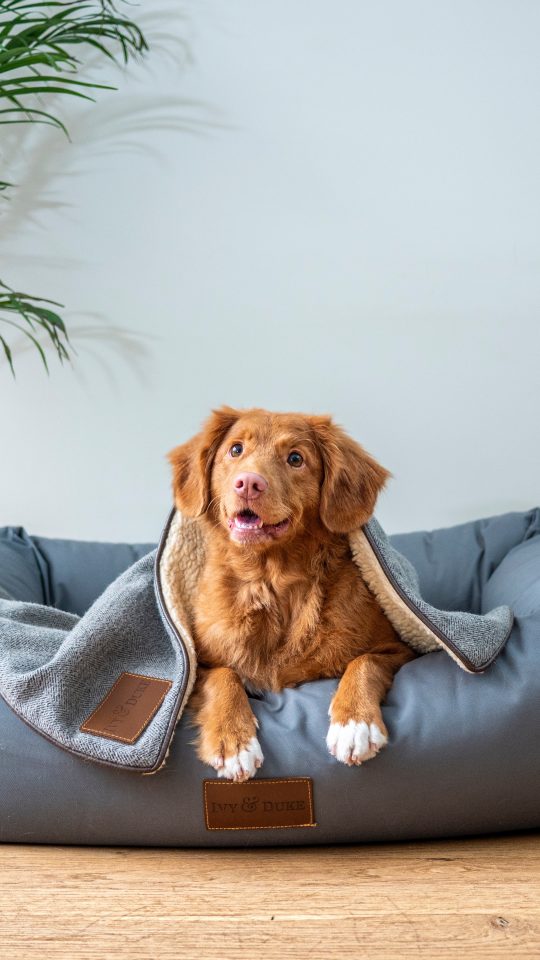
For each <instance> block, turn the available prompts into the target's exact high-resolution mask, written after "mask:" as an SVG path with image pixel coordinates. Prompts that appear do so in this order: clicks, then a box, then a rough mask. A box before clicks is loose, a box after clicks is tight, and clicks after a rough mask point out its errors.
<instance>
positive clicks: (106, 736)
mask: <svg viewBox="0 0 540 960" xmlns="http://www.w3.org/2000/svg"><path fill="white" fill-rule="evenodd" d="M350 544H351V552H352V556H353V558H354V560H355V562H356V563H357V564H358V566H359V568H360V570H361V572H362V575H363V577H364V579H365V580H366V582H367V583H368V585H369V587H370V589H371V590H372V591H373V592H374V594H375V595H376V596H377V598H378V600H379V602H380V604H381V606H382V607H383V609H384V611H385V612H386V614H387V616H388V617H389V619H390V620H391V622H392V623H393V625H394V627H395V628H396V630H397V631H398V633H399V634H400V635H401V637H402V638H403V639H404V640H405V641H406V642H407V643H409V644H410V645H411V646H412V647H413V648H414V649H415V650H417V651H418V652H420V653H427V652H429V651H434V650H440V649H442V650H445V651H446V653H447V654H449V655H450V656H451V657H453V659H454V660H455V661H456V662H457V663H458V664H459V666H460V667H462V668H463V669H465V670H468V671H470V672H473V673H480V672H482V671H483V670H485V668H486V667H487V666H489V664H490V663H491V662H492V661H493V660H494V659H495V657H496V656H497V654H498V653H499V651H500V650H501V648H502V647H503V645H504V643H505V642H506V639H507V637H508V635H509V632H510V629H511V626H512V612H511V610H510V609H509V608H508V607H497V608H496V609H495V610H492V611H491V612H489V613H487V614H485V615H482V616H480V615H476V614H472V613H467V612H456V611H444V610H437V609H435V608H434V607H432V606H430V604H428V603H427V602H426V601H425V600H423V599H422V597H421V595H420V588H419V584H418V578H417V575H416V571H415V570H414V568H413V567H412V566H411V564H410V563H409V561H408V560H406V559H405V557H403V556H402V555H401V554H400V553H398V551H397V550H396V549H395V548H394V547H392V545H391V543H390V542H389V540H388V539H387V537H386V535H385V534H384V531H383V530H382V528H381V527H380V525H379V524H378V523H377V521H376V520H375V519H372V520H370V521H369V523H367V524H366V525H365V526H364V527H363V528H361V529H360V530H358V531H356V532H355V533H354V534H351V536H350ZM204 556H205V545H204V537H203V533H202V529H201V526H200V524H198V523H197V521H196V520H188V519H186V518H184V517H183V516H182V515H181V514H180V513H178V512H177V511H173V512H172V514H171V516H170V517H169V520H168V522H167V525H166V527H165V531H164V533H163V536H162V539H161V543H160V545H159V548H158V550H157V551H153V552H152V553H149V554H148V555H147V556H145V557H143V558H142V559H141V560H139V561H138V562H137V563H135V564H133V566H131V567H130V568H129V569H128V570H126V571H125V573H123V574H122V575H121V576H120V577H118V579H117V580H115V581H114V583H112V584H111V585H110V586H109V587H108V588H107V590H105V592H104V593H103V594H102V595H101V596H100V597H99V598H98V599H97V600H96V601H95V603H93V604H92V606H91V607H90V609H89V610H88V611H87V612H86V613H85V614H84V616H82V617H76V616H74V615H73V614H69V613H64V612H63V611H61V610H57V609H55V608H52V607H46V606H41V605H38V604H31V603H22V602H19V601H12V600H4V599H0V694H1V695H2V697H3V698H4V699H5V700H6V702H7V703H8V704H9V705H10V707H11V708H12V709H13V710H14V711H15V713H17V714H18V715H19V716H20V717H21V718H22V720H24V721H25V722H26V723H27V724H29V725H30V726H31V727H33V728H34V729H35V730H36V731H37V732H38V733H40V734H42V735H43V736H44V737H47V738H48V739H49V740H51V741H52V742H53V743H55V744H57V745H58V746H59V747H62V748H64V749H65V750H68V751H70V752H72V753H74V754H76V755H78V756H80V757H83V758H85V759H87V760H94V761H97V762H100V763H106V764H111V765H113V766H117V767H122V768H125V769H129V770H135V771H138V772H143V773H152V772H154V771H156V770H158V769H159V768H160V767H161V766H162V765H163V763H164V761H165V758H166V755H167V751H168V748H169V744H170V742H171V738H172V736H173V733H174V729H175V726H176V723H177V722H178V719H179V717H180V716H181V713H182V711H183V709H184V707H185V705H186V703H187V700H188V698H189V695H190V693H191V690H192V688H193V683H194V680H195V673H196V659H195V649H194V645H193V638H192V623H193V598H194V596H195V595H196V590H197V580H198V577H199V573H200V571H201V569H202V566H203V564H204Z"/></svg>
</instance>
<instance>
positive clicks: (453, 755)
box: [0, 511, 540, 846]
mask: <svg viewBox="0 0 540 960" xmlns="http://www.w3.org/2000/svg"><path fill="white" fill-rule="evenodd" d="M180 520H181V518H178V517H175V518H173V521H172V523H171V524H170V525H168V528H167V532H166V536H165V537H164V540H163V543H162V546H161V549H160V552H159V555H158V557H159V563H158V564H157V573H158V576H157V601H156V592H155V590H154V585H153V582H152V575H153V569H154V566H155V562H154V561H155V557H154V555H153V554H151V553H150V554H149V553H148V551H149V550H150V548H151V545H141V546H138V547H127V546H121V545H113V544H84V543H75V542H69V541H68V542H66V541H64V542H61V541H50V540H49V541H47V540H43V539H40V538H29V537H27V535H26V534H25V533H24V531H22V530H14V529H8V530H5V531H3V536H2V537H1V538H0V596H3V597H4V598H6V599H5V600H4V602H2V603H0V613H1V616H2V618H3V619H2V622H1V624H0V647H1V648H2V661H1V662H2V676H1V677H0V684H1V687H2V695H3V697H4V699H5V700H6V701H8V702H9V703H10V704H11V707H12V709H10V708H9V707H8V706H7V704H6V703H5V702H2V701H0V763H1V768H2V776H1V777H0V837H1V839H3V840H11V841H18V840H19V841H24V842H69V843H119V844H162V845H215V846H222V845H228V844H230V843H232V842H234V843H235V844H250V845H255V844H276V843H326V842H343V841H359V840H373V839H400V838H413V837H422V836H441V835H453V834H462V833H471V832H485V831H493V830H505V829H512V828H524V827H532V826H538V821H539V820H540V810H539V803H538V799H537V797H538V782H539V773H540V763H539V759H538V750H537V749H535V747H536V745H537V741H538V729H539V726H540V723H539V721H540V717H539V701H540V696H539V694H540V669H539V667H540V643H539V637H540V511H530V512H529V513H526V514H510V515H507V516H503V517H495V518H491V519H488V520H481V521H477V522H476V523H471V524H465V525H463V526H460V527H456V528H453V529H450V530H440V531H436V532H434V533H429V534H428V533H423V534H422V533H419V534H408V535H403V536H400V537H393V538H391V542H390V543H389V542H387V541H386V538H385V537H384V534H383V533H382V531H381V530H380V527H379V526H378V525H377V524H376V522H375V521H371V522H370V524H369V525H367V527H366V528H364V529H363V531H359V533H358V536H357V538H356V540H354V541H352V542H351V546H352V548H353V553H354V555H355V557H356V559H357V562H358V563H359V565H360V566H361V568H362V571H363V573H364V576H365V577H366V579H367V580H368V582H369V583H370V586H371V588H372V589H373V590H374V591H375V592H376V593H377V594H378V595H379V596H380V599H381V602H382V603H383V606H385V609H386V612H387V614H388V616H389V617H390V618H391V619H393V621H394V622H395V623H396V626H398V629H400V632H401V634H402V636H403V637H404V639H406V640H407V641H408V642H409V643H411V644H412V645H413V646H416V647H417V648H418V649H419V650H421V651H422V652H425V651H431V652H426V655H425V656H422V657H420V658H418V659H417V660H415V661H413V662H412V663H409V664H407V665H406V666H405V667H403V668H402V669H401V670H400V672H399V673H398V675H397V677H396V679H395V682H394V685H393V687H392V690H391V691H390V694H389V696H388V699H387V702H386V705H385V707H384V715H385V721H386V723H387V726H388V728H389V731H390V743H389V745H388V747H387V748H386V749H385V750H384V751H383V752H382V753H381V754H380V756H378V757H377V758H376V759H374V760H372V761H369V762H368V763H366V764H364V765H362V766H361V767H360V768H348V767H345V766H343V765H342V764H339V763H337V762H336V761H335V760H334V759H333V758H332V757H330V756H329V754H328V753H327V751H326V747H325V742H324V741H325V735H326V730H327V725H328V717H327V709H328V704H329V702H330V699H331V696H332V693H333V691H334V689H335V686H336V681H317V682H314V683H306V684H303V685H302V686H300V687H298V688H296V689H294V690H285V691H283V692H282V693H280V694H264V695H261V696H260V697H257V698H252V700H251V703H252V707H253V710H254V713H255V714H256V716H257V718H258V721H259V738H260V741H261V745H262V748H263V752H264V755H265V763H264V767H263V770H262V771H261V774H260V775H259V776H261V775H262V781H259V776H258V778H256V779H255V780H253V781H250V784H249V787H250V796H249V798H248V799H249V802H250V803H251V804H252V805H253V804H254V803H255V804H256V803H257V794H256V792H255V791H256V790H257V789H258V783H259V782H261V790H262V789H263V787H264V784H265V783H266V787H264V789H266V790H268V789H270V785H269V784H268V781H271V780H273V779H277V778H280V779H281V778H282V779H285V780H287V779H289V780H294V778H309V780H310V784H311V786H310V791H311V792H310V802H312V805H313V810H312V813H313V816H312V817H311V818H310V826H311V829H305V828H304V827H301V826H298V827H287V828H285V827H283V829H275V828H270V827H267V828H266V829H249V828H248V827H247V826H245V827H236V828H235V833H234V834H231V833H229V832H228V830H226V829H208V826H209V824H208V820H207V817H206V816H205V812H207V811H205V791H203V783H204V781H205V780H207V779H208V778H212V771H210V769H209V768H206V767H205V766H204V765H203V764H202V763H201V762H200V761H199V760H198V759H197V758H196V756H195V753H194V749H193V746H192V744H191V742H190V741H192V739H193V735H194V732H193V729H192V727H191V726H190V725H189V723H188V718H187V716H185V717H182V719H181V720H180V722H179V724H178V726H177V728H176V734H175V735H174V738H172V733H173V731H174V727H175V723H176V719H177V717H178V715H179V714H180V712H181V710H182V707H183V705H184V704H185V701H186V698H187V696H188V694H189V689H190V685H191V683H192V679H193V676H194V670H193V650H192V648H191V647H190V642H189V619H190V609H189V598H190V596H192V591H193V589H194V585H196V569H194V573H193V581H192V582H191V583H190V582H189V577H188V576H184V577H183V578H182V583H181V585H180V588H179V587H178V584H176V585H175V584H174V582H173V581H171V578H170V576H169V575H168V573H167V570H168V568H174V569H178V562H177V561H178V556H177V547H178V544H180V543H181V542H182V541H183V540H185V537H184V536H183V535H182V536H181V537H179V536H178V532H179V531H178V529H177V527H181V524H179V521H180ZM175 531H176V532H175ZM171 533H174V536H171ZM183 533H185V531H183ZM189 536H195V537H197V533H196V531H191V532H190V533H189ZM355 537H356V535H355ZM199 546H200V545H199ZM199 546H198V547H197V550H198V549H199ZM396 548H397V550H398V551H399V553H397V552H396ZM194 549H195V548H192V549H190V553H191V556H194V555H195V553H197V550H195V553H194ZM405 558H407V559H405ZM133 561H135V565H134V566H133ZM408 561H409V562H408ZM411 562H412V565H413V566H412V567H411ZM180 566H181V565H180ZM195 568H196V564H195ZM123 570H124V571H126V572H125V573H122V571H123ZM415 571H416V572H415ZM184 572H186V571H184ZM119 575H120V579H116V580H115V577H116V578H117V577H118V576H119ZM111 581H113V582H112V584H111V586H110V587H109V590H108V592H106V593H105V594H104V596H100V594H101V593H102V591H103V590H104V589H105V588H106V587H107V585H108V584H109V583H111ZM381 591H382V592H381ZM107 597H108V599H105V598H107ZM111 598H112V599H111ZM115 604H117V606H115ZM44 605H45V606H44ZM58 608H61V610H59V609H58ZM509 608H511V609H512V610H513V612H514V615H515V622H514V625H513V627H512V630H511V633H510V636H509V639H508V642H507V643H506V646H504V643H505V640H506V639H507V637H508V633H509V630H510V628H511V626H512V617H511V613H510V609H509ZM127 610H129V616H128V617H127V619H126V616H125V613H126V611H127ZM122 611H123V619H122V617H119V616H118V614H119V612H122ZM457 611H461V612H460V613H458V612H457ZM44 618H47V620H46V622H45V620H44ZM79 618H81V619H79ZM141 626H142V627H143V629H142V630H141ZM87 628H88V630H87ZM92 636H93V637H94V638H95V637H96V636H97V637H98V638H99V637H103V636H106V637H107V647H106V651H107V656H106V657H105V658H104V656H103V647H102V646H100V644H99V643H97V644H95V646H94V648H92V645H91V644H90V643H89V638H91V637H92ZM149 636H151V637H152V644H151V645H150V644H149V642H148V638H149ZM441 648H443V650H445V651H446V653H450V655H451V656H452V657H453V658H454V660H457V661H458V664H459V666H461V667H464V668H465V669H464V670H461V669H458V667H457V666H456V664H455V663H454V662H452V659H450V657H449V656H447V655H446V653H444V652H440V650H441ZM92 657H93V658H92ZM486 668H487V669H486ZM482 670H485V672H484V673H482V674H481V675H480V676H472V675H471V672H478V671H482ZM119 672H120V673H127V674H137V675H139V674H142V675H143V676H150V677H151V678H154V679H156V682H157V683H162V684H163V683H166V688H165V687H162V688H159V689H158V690H157V692H155V696H154V699H155V700H156V702H157V700H159V703H157V706H156V705H154V706H155V709H154V707H152V709H153V712H152V713H151V716H150V717H149V719H148V721H147V722H146V724H145V726H144V729H143V731H142V733H140V735H139V736H138V737H136V738H135V740H134V741H133V742H128V740H129V739H130V737H131V734H130V735H129V737H126V736H124V737H123V740H122V739H121V738H119V737H118V736H112V737H111V736H110V733H111V731H110V730H109V731H108V733H107V726H105V728H104V727H103V722H102V720H101V719H100V715H99V713H96V711H97V710H98V708H99V704H100V703H101V702H102V701H103V700H104V699H105V698H106V697H107V696H108V692H110V690H111V685H114V683H113V682H115V677H116V680H117V679H118V674H119ZM128 692H129V691H128ZM161 694H163V695H162V696H161ZM160 697H161V699H160ZM15 711H16V712H15ZM21 718H22V719H21ZM92 718H93V719H92ZM143 719H145V720H146V715H145V717H144V718H143ZM23 720H24V721H25V722H23ZM93 725H94V726H93ZM85 726H86V730H84V729H82V730H81V727H85ZM109 726H110V723H109ZM32 728H34V729H32ZM103 729H105V733H106V735H105V736H103V735H101V734H100V733H99V731H100V730H101V731H102V732H103ZM38 730H39V731H40V733H38V732H36V731H38ZM92 730H96V731H98V732H92ZM112 732H113V734H114V732H115V731H114V730H113V731H112ZM137 732H138V731H137V730H135V733H137ZM46 736H48V737H49V738H50V740H52V741H54V742H53V743H51V742H48V741H47V739H45V737H46ZM535 738H536V739H535ZM60 746H62V747H63V749H60V748H59V747H60ZM167 750H169V753H168V756H167ZM165 759H166V762H165V763H164V760H165ZM93 761H98V762H93ZM105 764H113V765H114V766H116V767H118V769H115V768H114V767H108V766H106V765H105ZM122 767H128V768H130V769H131V770H132V771H133V770H137V769H138V770H139V771H141V772H127V771H126V770H125V769H122ZM151 770H155V771H157V773H156V774H155V775H154V776H145V775H144V772H149V771H151ZM224 786H225V787H226V788H227V787H228V785H224ZM231 789H235V788H231ZM246 802H247V800H246ZM313 823H315V824H316V826H312V824H313Z"/></svg>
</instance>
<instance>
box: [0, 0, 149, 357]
mask: <svg viewBox="0 0 540 960" xmlns="http://www.w3.org/2000/svg"><path fill="white" fill-rule="evenodd" d="M85 49H87V50H90V49H92V50H98V51H99V53H100V54H101V55H103V56H104V57H106V58H107V59H109V60H112V61H113V62H115V63H118V62H120V63H124V64H126V63H128V61H129V60H130V59H131V58H133V57H137V56H140V55H142V54H144V52H145V51H146V50H147V49H148V47H147V43H146V40H145V38H144V36H143V33H142V31H141V30H140V28H139V27H138V26H137V25H136V24H135V23H134V22H133V21H132V20H130V19H128V18H127V17H123V16H122V15H121V14H120V12H119V9H118V6H117V4H116V3H115V0H80V2H73V0H38V2H32V0H0V125H3V124H14V123H45V124H51V125H52V126H55V127H57V128H58V129H59V130H61V131H63V132H64V133H65V134H66V135H67V133H68V131H67V129H66V127H65V124H64V123H63V121H62V120H61V119H60V117H59V116H57V114H56V113H54V112H52V110H51V109H47V104H44V103H43V97H44V96H46V95H50V94H55V95H60V96H61V97H76V98H78V99H81V100H93V99H94V97H93V96H92V93H93V92H94V91H100V90H114V89H115V88H114V87H113V86H111V85H109V84H104V83H95V82H88V81H84V80H81V79H80V70H81V68H82V66H83V64H82V61H81V59H79V56H78V55H79V54H80V53H81V51H82V52H84V50H85ZM76 53H77V54H78V55H77V56H76ZM10 186H11V184H10V183H8V182H7V181H5V180H0V194H4V195H5V192H6V190H7V188H8V187H10ZM44 304H48V305H49V306H47V307H46V306H44ZM51 306H54V307H59V306H61V304H57V303H55V302H54V301H52V300H46V299H44V298H41V297H32V296H30V295H28V294H24V293H18V292H16V291H14V290H12V289H11V288H10V287H8V286H7V285H6V284H5V283H2V282H1V281H0V322H3V323H5V324H7V325H9V326H11V327H14V328H16V329H17V330H18V331H19V332H20V333H21V332H22V333H23V334H24V335H25V336H26V337H28V338H29V339H30V340H31V341H32V342H33V343H34V345H35V347H36V349H37V350H38V352H39V354H40V356H41V359H42V361H43V363H44V365H45V368H46V369H48V367H47V359H46V356H45V352H44V350H43V347H42V345H41V344H40V343H39V341H38V340H37V338H36V336H35V334H36V333H39V332H41V333H43V332H45V333H46V334H47V337H48V338H49V340H50V342H51V343H52V345H53V347H54V349H55V351H56V354H57V356H58V359H59V360H60V361H63V360H66V359H68V358H69V340H68V336H67V332H66V328H65V324H64V322H63V320H62V318H61V317H60V316H59V314H58V313H56V312H55V311H54V310H51V309H50V307H51ZM0 347H1V348H2V351H3V353H4V357H5V361H6V362H7V364H8V365H9V367H10V369H11V372H12V373H13V372H14V369H13V353H12V350H11V347H10V345H9V343H8V342H7V341H6V339H5V337H2V336H0Z"/></svg>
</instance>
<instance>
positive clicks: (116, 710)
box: [80, 673, 172, 743]
mask: <svg viewBox="0 0 540 960" xmlns="http://www.w3.org/2000/svg"><path fill="white" fill-rule="evenodd" d="M171 687H172V681H171V680H158V679H157V677H145V676H144V675H143V674H142V673H121V674H120V676H119V677H118V680H117V681H116V683H115V684H114V685H113V686H112V687H111V689H110V690H109V692H108V694H107V696H106V697H104V699H103V700H102V701H101V703H100V704H98V706H97V707H96V709H95V710H94V712H93V713H91V714H90V716H89V717H88V719H87V720H85V721H84V723H82V724H81V726H80V729H81V730H82V731H83V732H84V733H93V734H95V735H96V736H98V737H105V738H106V739H108V740H120V742H121V743H135V741H136V740H138V739H139V737H140V736H141V734H142V732H143V730H145V729H146V727H147V726H148V724H149V723H150V720H151V719H152V717H153V716H154V714H155V713H156V712H157V710H159V708H160V706H161V704H162V703H163V701H164V699H165V695H166V694H167V693H168V692H169V690H170V689H171Z"/></svg>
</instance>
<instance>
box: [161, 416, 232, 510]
mask: <svg viewBox="0 0 540 960" xmlns="http://www.w3.org/2000/svg"><path fill="white" fill-rule="evenodd" d="M239 416H240V412H239V411H238V410H234V409H233V408H232V407H220V408H219V410H213V411H212V413H211V415H210V416H209V417H208V420H206V421H205V423H204V424H203V427H202V430H201V432H200V433H198V434H197V435H196V436H195V437H192V439H191V440H188V442H187V443H183V444H181V446H179V447H175V448H174V450H171V452H170V453H169V454H168V459H169V462H170V464H171V466H172V469H173V494H174V502H175V504H176V506H177V508H178V509H179V510H181V511H182V513H185V515H186V516H187V517H200V516H201V514H203V513H204V511H205V510H206V509H207V507H208V504H209V503H210V481H211V474H212V464H213V462H214V457H215V455H216V451H217V449H218V447H219V445H220V444H221V442H222V441H223V439H224V438H225V436H226V434H227V433H228V431H229V430H230V428H231V427H232V426H233V425H234V424H235V423H236V421H237V420H238V417H239Z"/></svg>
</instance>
